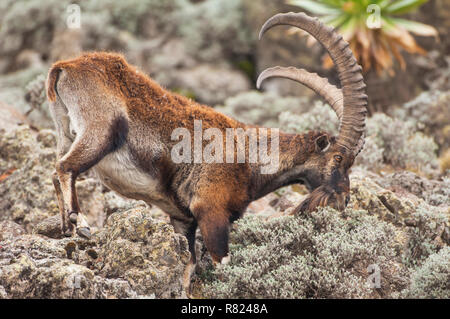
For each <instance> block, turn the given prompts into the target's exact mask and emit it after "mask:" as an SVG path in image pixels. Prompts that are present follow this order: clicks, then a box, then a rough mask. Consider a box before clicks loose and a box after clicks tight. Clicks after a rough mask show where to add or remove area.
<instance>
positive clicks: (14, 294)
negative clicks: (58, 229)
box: [0, 235, 136, 298]
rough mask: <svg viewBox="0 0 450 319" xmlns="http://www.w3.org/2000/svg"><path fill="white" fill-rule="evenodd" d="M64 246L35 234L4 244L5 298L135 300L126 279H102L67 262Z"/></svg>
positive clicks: (0, 275) (1, 283) (0, 276)
mask: <svg viewBox="0 0 450 319" xmlns="http://www.w3.org/2000/svg"><path fill="white" fill-rule="evenodd" d="M64 243H65V241H60V240H54V239H44V238H41V237H38V236H35V235H23V236H21V237H18V238H16V239H15V240H6V241H3V242H1V244H0V245H1V246H2V248H1V249H0V260H1V262H0V287H3V291H4V295H5V296H4V297H5V298H130V297H136V293H135V292H134V291H133V290H132V289H131V288H130V285H129V284H128V283H127V282H126V281H125V280H123V279H106V278H102V277H100V276H97V275H95V273H94V272H93V271H92V270H90V269H88V268H86V267H85V266H82V265H77V264H76V263H75V262H74V261H72V260H70V259H68V258H67V251H66V250H65V249H64V246H63V245H64ZM0 294H1V289H0Z"/></svg>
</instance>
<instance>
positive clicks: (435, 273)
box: [401, 246, 450, 299]
mask: <svg viewBox="0 0 450 319" xmlns="http://www.w3.org/2000/svg"><path fill="white" fill-rule="evenodd" d="M401 296H402V297H404V298H440V299H448V298H450V247H448V246H446V247H444V248H442V249H441V250H440V251H439V252H438V253H436V254H433V255H431V256H430V257H428V258H427V259H426V260H425V262H424V263H423V265H422V266H421V267H418V268H417V269H415V271H414V272H413V273H412V275H411V284H410V286H409V287H408V288H406V289H405V290H403V291H402V293H401Z"/></svg>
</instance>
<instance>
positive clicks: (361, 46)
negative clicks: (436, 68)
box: [287, 0, 437, 74]
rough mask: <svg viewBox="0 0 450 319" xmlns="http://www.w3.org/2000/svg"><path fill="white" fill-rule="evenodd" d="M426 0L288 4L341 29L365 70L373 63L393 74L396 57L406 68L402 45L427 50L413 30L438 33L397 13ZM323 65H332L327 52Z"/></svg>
mask: <svg viewBox="0 0 450 319" xmlns="http://www.w3.org/2000/svg"><path fill="white" fill-rule="evenodd" d="M425 2H427V0H317V1H313V0H287V3H288V4H291V5H294V6H298V7H301V8H302V9H305V10H307V11H309V12H311V13H312V14H314V15H318V16H320V17H321V19H322V21H323V22H324V23H326V24H328V25H331V26H333V27H335V28H337V29H339V32H340V33H341V34H342V35H343V36H344V38H345V39H346V40H347V41H348V42H349V43H350V47H351V49H352V51H353V53H354V54H355V56H356V58H357V60H358V62H359V63H360V64H361V65H362V66H363V68H364V69H365V70H366V71H367V70H369V69H370V68H372V67H373V68H375V69H376V70H377V71H378V72H381V71H383V70H387V71H388V72H389V73H390V74H393V71H392V66H393V60H394V59H396V60H398V62H399V63H400V66H401V68H403V69H404V68H405V61H404V59H403V57H402V55H401V52H400V51H401V50H402V49H403V50H405V51H407V52H409V53H420V54H424V53H425V50H424V49H422V48H421V47H420V46H419V45H418V44H417V43H416V41H415V40H414V38H413V36H412V35H411V33H414V34H416V35H420V36H437V30H436V29H435V28H434V27H432V26H429V25H426V24H423V23H419V22H415V21H411V20H405V19H402V18H399V17H398V16H399V15H403V14H406V13H409V12H411V11H412V10H414V9H416V8H418V7H420V6H421V5H422V4H424V3H425ZM393 58H394V59H393ZM324 65H325V66H331V65H332V62H331V59H330V58H329V57H328V56H327V57H326V58H325V60H324Z"/></svg>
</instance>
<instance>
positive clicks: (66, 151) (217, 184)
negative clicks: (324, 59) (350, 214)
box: [47, 13, 367, 288]
mask: <svg viewBox="0 0 450 319" xmlns="http://www.w3.org/2000/svg"><path fill="white" fill-rule="evenodd" d="M280 24H284V25H293V26H296V27H299V28H302V29H303V30H305V31H307V32H309V33H310V34H311V35H312V36H314V37H315V38H316V39H317V40H318V41H319V42H320V43H322V44H323V45H324V46H325V48H326V49H327V50H328V52H329V53H330V55H331V57H332V59H333V61H334V62H335V64H336V66H337V69H338V74H339V78H340V81H341V85H342V90H341V89H338V88H336V87H335V86H333V85H331V84H329V83H328V81H327V80H326V79H323V78H320V77H319V76H318V75H317V74H312V73H309V72H307V71H305V70H302V69H295V68H281V67H276V68H272V69H268V70H265V71H264V72H263V73H262V74H261V75H260V77H259V79H258V83H257V86H258V87H259V85H260V84H261V82H262V81H263V80H265V79H267V78H270V77H285V78H289V79H292V80H295V81H297V82H300V83H302V84H304V85H307V86H308V87H310V88H311V89H313V90H314V91H316V92H317V93H318V94H320V95H321V96H322V97H323V98H324V99H325V100H326V101H327V102H328V103H329V104H330V106H331V107H332V108H333V109H334V110H335V112H336V114H337V116H338V118H339V120H340V129H339V135H338V136H337V137H336V138H335V137H332V136H330V135H329V134H328V133H325V132H316V131H314V132H309V133H306V134H302V135H298V134H284V133H280V134H279V137H278V138H279V148H278V151H279V165H278V169H277V170H276V171H275V172H272V173H270V174H263V173H261V165H262V164H261V163H254V162H250V161H248V156H249V154H248V152H247V155H246V156H247V157H246V158H247V160H246V161H245V162H244V163H242V162H234V163H228V162H225V161H224V162H223V163H210V162H208V163H205V162H203V163H199V162H181V163H180V162H176V161H174V160H173V158H172V156H171V152H172V148H173V147H174V146H175V144H176V143H177V142H178V141H177V140H174V139H173V136H172V134H173V132H174V130H176V129H177V128H186V129H187V130H188V131H189V132H191V137H194V135H195V134H194V120H199V121H202V129H203V130H206V129H208V128H215V129H218V130H219V131H220V132H223V133H224V134H223V135H224V136H225V135H226V134H225V131H226V129H229V128H232V129H238V128H240V129H243V130H247V129H249V128H255V126H251V125H246V124H243V123H240V122H238V121H236V120H234V119H232V118H229V117H227V116H225V115H222V114H220V113H218V112H216V111H215V110H214V109H212V108H210V107H207V106H203V105H200V104H198V103H196V102H194V101H192V100H190V99H187V98H185V97H183V96H180V95H177V94H174V93H171V92H169V91H167V90H165V89H163V88H161V87H160V86H159V85H158V84H157V83H155V82H153V81H152V80H151V79H149V78H148V77H147V76H145V75H144V74H142V73H141V72H140V71H138V70H137V69H136V68H134V67H133V66H130V65H129V64H127V62H126V61H125V60H124V58H123V57H122V56H120V55H117V54H112V53H87V54H84V55H82V56H80V57H79V58H76V59H73V60H67V61H60V62H57V63H55V64H54V65H53V66H52V68H51V69H50V71H49V75H48V80H47V95H48V99H49V100H50V109H51V112H52V116H53V119H54V122H55V125H56V129H57V133H58V156H57V158H58V160H57V164H56V172H55V174H54V179H53V181H54V184H55V189H56V193H57V197H58V203H59V208H60V213H61V223H62V225H61V227H62V231H63V233H64V234H65V235H67V236H71V235H72V234H73V233H74V231H75V229H76V230H77V232H78V234H80V235H82V236H87V237H88V236H90V233H89V226H88V225H87V223H86V220H85V219H84V218H83V215H82V214H81V212H80V209H79V206H78V202H77V195H76V190H75V181H76V178H77V176H78V175H79V174H80V173H82V172H84V171H86V170H88V169H90V168H93V169H95V171H96V172H97V174H98V176H99V177H100V179H101V181H102V182H103V183H104V184H105V185H106V186H108V187H109V188H111V189H112V190H114V191H116V192H118V193H119V194H121V195H123V196H125V197H129V198H134V199H139V200H143V201H145V202H147V203H149V204H154V205H157V206H158V207H160V208H161V209H162V210H164V211H165V212H166V213H167V214H169V215H170V219H171V223H172V224H173V226H174V229H175V230H176V231H177V232H180V233H182V234H184V235H185V236H186V237H187V239H188V243H189V250H190V252H191V263H190V265H189V267H187V269H186V276H185V287H186V288H187V287H188V286H189V278H190V274H191V272H192V270H193V269H194V265H195V260H196V257H195V232H196V229H197V227H199V228H200V231H201V233H202V236H203V239H204V243H205V245H206V248H207V249H208V251H209V253H210V254H211V257H212V259H213V261H214V262H215V263H220V262H223V261H224V260H227V259H228V258H227V257H228V233H229V225H230V223H231V222H233V221H234V220H236V219H237V218H239V217H240V216H241V214H242V212H243V211H244V210H245V208H246V207H247V206H248V204H249V203H250V202H252V201H253V200H255V199H258V198H260V197H262V196H264V195H265V194H267V193H269V192H272V191H274V190H276V189H278V188H280V187H282V186H286V185H290V184H294V183H302V184H305V185H306V187H307V188H308V189H309V190H310V191H311V194H310V195H309V196H308V197H307V199H306V200H305V201H304V202H303V203H302V204H301V205H300V206H299V210H300V211H306V210H313V209H315V208H316V207H317V206H325V205H331V206H333V207H335V208H337V209H340V210H342V209H344V208H345V206H346V204H347V202H348V200H349V178H348V170H349V168H350V167H351V166H352V164H353V161H354V159H355V157H356V155H357V154H358V153H359V151H360V150H361V148H362V146H363V143H364V139H363V131H364V120H365V115H366V104H367V96H366V95H365V94H364V87H365V85H364V83H363V78H362V75H361V68H360V66H359V65H358V64H357V63H356V60H355V58H354V57H353V54H352V52H351V50H350V49H349V48H348V44H347V43H346V42H345V41H344V40H343V39H342V37H341V36H339V35H338V34H337V33H336V32H335V31H334V30H332V29H331V28H328V27H326V26H324V25H323V24H322V23H320V22H319V21H318V20H317V19H313V18H310V17H308V16H307V15H305V14H303V13H287V14H278V15H276V16H274V17H272V18H271V19H269V20H268V21H267V22H266V23H265V25H264V26H263V28H262V30H261V35H262V34H264V33H265V32H266V31H267V30H268V29H270V28H271V27H273V26H275V25H280ZM247 138H248V137H247ZM267 138H268V140H269V144H270V141H271V140H272V139H273V135H272V134H267ZM223 142H225V140H224V141H223ZM223 149H225V147H224V148H223ZM233 149H234V147H233ZM247 151H248V150H247ZM224 157H225V154H224Z"/></svg>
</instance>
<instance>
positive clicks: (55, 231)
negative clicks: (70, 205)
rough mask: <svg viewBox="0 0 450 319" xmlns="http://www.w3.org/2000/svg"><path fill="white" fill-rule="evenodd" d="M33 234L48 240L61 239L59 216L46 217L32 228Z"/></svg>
mask: <svg viewBox="0 0 450 319" xmlns="http://www.w3.org/2000/svg"><path fill="white" fill-rule="evenodd" d="M33 233H35V234H39V235H44V236H47V237H50V238H56V239H58V238H62V237H63V236H62V233H61V217H60V215H59V214H56V215H54V216H50V217H47V218H46V219H44V220H43V221H41V222H40V223H38V224H37V225H36V226H35V227H34V229H33Z"/></svg>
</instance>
